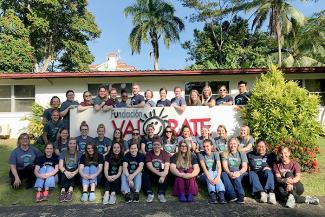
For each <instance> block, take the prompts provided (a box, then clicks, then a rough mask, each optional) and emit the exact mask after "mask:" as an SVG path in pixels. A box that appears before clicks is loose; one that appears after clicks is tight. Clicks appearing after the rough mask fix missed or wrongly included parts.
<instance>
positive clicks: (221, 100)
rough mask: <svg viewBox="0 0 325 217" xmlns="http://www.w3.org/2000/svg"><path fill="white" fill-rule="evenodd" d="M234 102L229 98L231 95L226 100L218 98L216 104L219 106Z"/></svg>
mask: <svg viewBox="0 0 325 217" xmlns="http://www.w3.org/2000/svg"><path fill="white" fill-rule="evenodd" d="M232 101H233V100H232V97H231V96H229V95H227V96H225V97H224V98H221V97H218V98H217V99H216V104H217V105H222V104H223V103H226V102H232Z"/></svg>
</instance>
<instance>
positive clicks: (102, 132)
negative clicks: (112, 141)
mask: <svg viewBox="0 0 325 217" xmlns="http://www.w3.org/2000/svg"><path fill="white" fill-rule="evenodd" d="M97 135H98V137H99V138H104V136H105V129H104V128H103V127H100V128H98V129H97Z"/></svg>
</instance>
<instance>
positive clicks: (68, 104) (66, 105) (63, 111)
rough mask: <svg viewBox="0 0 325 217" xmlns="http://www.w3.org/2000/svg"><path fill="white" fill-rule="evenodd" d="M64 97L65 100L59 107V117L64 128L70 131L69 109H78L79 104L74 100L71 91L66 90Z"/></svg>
mask: <svg viewBox="0 0 325 217" xmlns="http://www.w3.org/2000/svg"><path fill="white" fill-rule="evenodd" d="M65 96H66V97H67V100H66V101H64V102H63V103H62V105H61V107H60V116H61V117H62V118H63V125H64V127H65V128H67V129H70V109H73V108H76V107H78V105H79V103H78V102H77V101H75V100H74V96H75V94H74V91H73V90H67V92H66V93H65Z"/></svg>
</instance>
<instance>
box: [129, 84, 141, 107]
mask: <svg viewBox="0 0 325 217" xmlns="http://www.w3.org/2000/svg"><path fill="white" fill-rule="evenodd" d="M139 92H140V86H139V85H138V84H133V85H132V93H133V96H132V98H131V105H129V107H130V108H143V107H144V105H145V101H144V96H142V95H141V94H140V93H139Z"/></svg>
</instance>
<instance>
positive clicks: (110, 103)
mask: <svg viewBox="0 0 325 217" xmlns="http://www.w3.org/2000/svg"><path fill="white" fill-rule="evenodd" d="M117 103H118V100H117V91H116V89H115V88H112V89H110V91H109V99H108V100H106V102H105V105H104V106H103V111H109V110H111V109H112V108H116V104H117Z"/></svg>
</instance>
